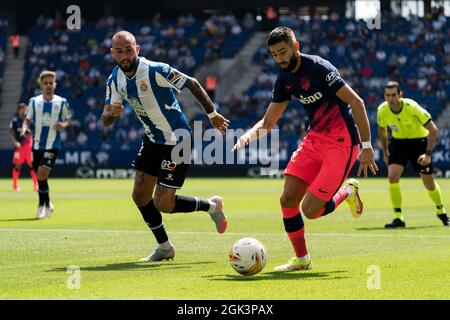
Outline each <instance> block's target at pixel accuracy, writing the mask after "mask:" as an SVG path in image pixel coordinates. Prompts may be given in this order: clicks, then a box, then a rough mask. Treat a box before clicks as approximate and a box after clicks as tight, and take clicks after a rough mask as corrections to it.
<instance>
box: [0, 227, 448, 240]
mask: <svg viewBox="0 0 450 320" xmlns="http://www.w3.org/2000/svg"><path fill="white" fill-rule="evenodd" d="M4 231H6V232H8V231H10V232H49V231H53V232H78V233H143V234H144V233H145V234H148V231H144V230H142V231H141V230H101V229H27V228H0V232H4ZM169 234H192V235H217V233H216V232H189V231H173V232H169ZM223 235H230V236H234V235H241V236H250V235H261V236H264V235H284V233H276V232H226V233H224V234H223ZM307 235H308V236H318V237H369V238H371V237H373V238H388V237H392V238H414V239H450V235H449V236H445V235H435V236H433V235H431V236H428V235H418V234H417V235H415V234H386V233H376V234H370V233H326V232H311V233H307Z"/></svg>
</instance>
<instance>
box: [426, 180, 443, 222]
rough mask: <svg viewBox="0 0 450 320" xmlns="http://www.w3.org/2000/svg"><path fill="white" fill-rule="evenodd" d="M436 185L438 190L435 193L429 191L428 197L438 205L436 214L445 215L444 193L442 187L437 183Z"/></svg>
mask: <svg viewBox="0 0 450 320" xmlns="http://www.w3.org/2000/svg"><path fill="white" fill-rule="evenodd" d="M434 184H435V185H436V188H435V189H434V190H433V191H428V195H429V196H430V198H431V200H433V202H434V204H435V205H436V213H437V214H443V213H445V212H446V211H445V208H444V205H443V203H442V193H441V187H440V186H439V185H438V184H437V182H435V183H434Z"/></svg>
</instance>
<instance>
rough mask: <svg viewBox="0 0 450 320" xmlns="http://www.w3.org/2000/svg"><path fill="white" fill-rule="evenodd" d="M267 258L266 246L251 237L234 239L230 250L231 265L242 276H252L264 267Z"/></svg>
mask: <svg viewBox="0 0 450 320" xmlns="http://www.w3.org/2000/svg"><path fill="white" fill-rule="evenodd" d="M267 258H268V255H267V249H266V247H265V246H264V245H263V244H262V243H261V242H259V241H258V240H256V239H253V238H243V239H240V240H238V241H236V242H235V243H234V244H233V247H232V248H231V251H230V264H231V266H232V267H233V269H234V270H235V271H236V272H237V273H240V274H242V275H244V276H252V275H254V274H257V273H258V272H260V271H261V270H262V269H264V267H265V265H266V262H267Z"/></svg>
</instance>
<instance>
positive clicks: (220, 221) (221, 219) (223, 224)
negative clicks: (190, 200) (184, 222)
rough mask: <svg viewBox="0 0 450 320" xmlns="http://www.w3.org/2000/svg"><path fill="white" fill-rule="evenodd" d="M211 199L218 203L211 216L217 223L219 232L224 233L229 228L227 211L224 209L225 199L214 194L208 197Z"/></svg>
mask: <svg viewBox="0 0 450 320" xmlns="http://www.w3.org/2000/svg"><path fill="white" fill-rule="evenodd" d="M208 200H209V201H212V202H214V203H215V204H216V209H215V210H214V212H212V213H209V214H210V216H211V219H212V220H213V221H214V223H215V224H216V229H217V232H218V233H224V232H225V230H226V229H227V225H228V222H227V216H226V215H225V212H224V210H223V200H222V198H221V197H219V196H212V197H211V198H209V199H208Z"/></svg>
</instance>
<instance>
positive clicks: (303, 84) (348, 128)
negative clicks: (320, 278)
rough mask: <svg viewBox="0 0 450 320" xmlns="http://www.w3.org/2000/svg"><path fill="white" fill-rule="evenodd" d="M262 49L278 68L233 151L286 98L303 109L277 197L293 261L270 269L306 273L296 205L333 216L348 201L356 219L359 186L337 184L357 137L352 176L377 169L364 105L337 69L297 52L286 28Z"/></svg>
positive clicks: (255, 134) (257, 133) (277, 113)
mask: <svg viewBox="0 0 450 320" xmlns="http://www.w3.org/2000/svg"><path fill="white" fill-rule="evenodd" d="M267 46H268V47H269V50H270V52H271V54H272V57H273V58H274V59H275V61H276V63H277V64H278V65H279V66H280V67H281V72H280V73H279V74H278V77H277V79H276V81H275V84H274V89H273V95H272V102H271V103H270V105H269V108H268V109H267V111H266V114H265V115H264V118H263V119H262V120H260V121H259V122H258V123H257V124H256V125H255V126H253V128H252V129H250V130H249V131H247V132H246V133H245V134H244V135H243V136H242V137H240V138H239V139H238V142H237V144H236V145H235V146H234V148H233V150H237V149H240V148H242V147H243V146H245V145H247V144H248V143H249V142H250V141H251V140H254V139H258V138H260V137H261V136H262V135H263V134H265V133H267V132H268V131H270V130H271V129H272V128H273V127H274V126H275V124H276V123H277V121H278V119H279V118H280V117H281V115H282V113H283V111H284V110H285V109H286V107H287V106H288V103H289V100H291V97H292V95H293V96H294V97H296V98H297V99H299V100H300V102H301V103H302V104H303V105H304V106H305V109H306V111H307V113H308V117H309V119H310V126H309V129H308V133H307V135H306V136H305V138H304V140H303V142H302V143H301V144H300V145H299V147H298V149H297V151H295V152H294V153H293V155H292V157H291V160H290V162H289V164H288V166H287V168H286V170H285V171H284V176H285V182H284V191H283V194H282V195H281V198H280V204H281V207H282V213H283V222H284V226H285V230H286V232H287V234H288V237H289V239H290V241H291V243H292V246H293V248H294V251H295V257H293V258H292V259H290V260H289V261H288V263H287V264H284V265H281V266H278V267H276V268H275V270H276V271H296V270H306V269H311V268H312V262H311V259H310V257H309V255H308V251H307V248H306V241H305V228H304V222H303V218H302V215H301V213H300V210H299V206H300V202H302V209H301V211H302V212H303V214H304V215H305V216H306V217H307V218H309V219H317V218H320V217H322V216H325V215H327V214H329V213H331V212H333V211H334V210H335V209H336V208H337V207H338V206H339V204H341V203H342V202H343V201H344V200H348V202H349V204H350V209H351V213H352V215H353V216H355V217H358V216H360V215H361V214H362V211H363V203H362V201H361V199H360V197H359V193H358V188H359V183H358V181H357V180H356V179H350V180H349V181H348V182H347V183H346V184H345V185H344V186H342V184H343V183H344V180H345V179H346V177H347V176H348V174H349V173H350V170H351V169H352V167H353V164H354V163H355V161H356V159H357V158H358V154H359V152H360V147H359V144H360V137H361V139H362V141H363V142H362V151H361V154H360V167H359V169H358V175H360V173H361V172H363V173H364V176H365V177H367V171H368V169H370V170H371V171H372V173H373V174H376V171H377V170H378V167H377V165H376V163H375V161H374V153H373V149H372V146H371V143H370V141H371V134H370V127H369V120H368V118H367V115H366V111H365V107H364V102H363V100H362V99H361V98H360V97H359V96H358V95H357V94H356V93H355V92H354V91H353V90H352V89H351V88H350V86H349V85H347V84H346V83H345V81H344V80H343V79H342V78H341V77H340V75H339V73H338V71H337V69H336V68H335V67H334V66H333V65H332V64H331V63H330V62H328V61H327V60H325V59H322V58H320V57H319V56H312V55H307V54H303V53H300V44H299V42H298V41H297V40H296V38H295V35H294V32H293V31H292V30H291V29H290V28H287V27H278V28H275V29H274V30H273V31H272V32H271V33H270V35H269V38H268V41H267ZM350 106H351V108H350ZM352 112H353V116H352ZM355 122H356V125H357V127H356V125H355ZM358 129H359V133H358ZM341 186H342V187H341ZM302 200H303V201H302Z"/></svg>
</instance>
